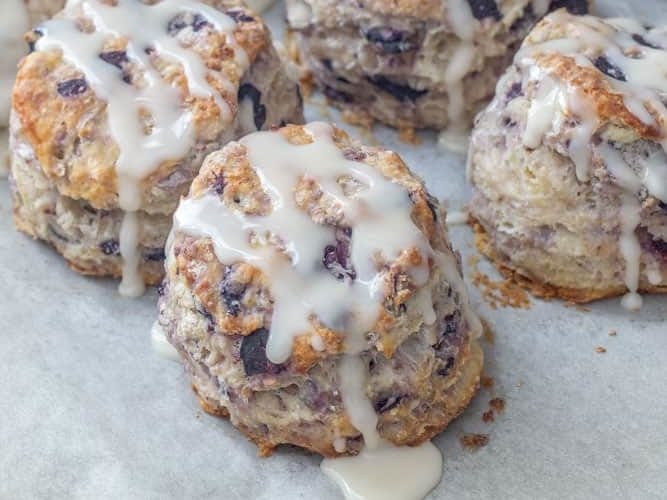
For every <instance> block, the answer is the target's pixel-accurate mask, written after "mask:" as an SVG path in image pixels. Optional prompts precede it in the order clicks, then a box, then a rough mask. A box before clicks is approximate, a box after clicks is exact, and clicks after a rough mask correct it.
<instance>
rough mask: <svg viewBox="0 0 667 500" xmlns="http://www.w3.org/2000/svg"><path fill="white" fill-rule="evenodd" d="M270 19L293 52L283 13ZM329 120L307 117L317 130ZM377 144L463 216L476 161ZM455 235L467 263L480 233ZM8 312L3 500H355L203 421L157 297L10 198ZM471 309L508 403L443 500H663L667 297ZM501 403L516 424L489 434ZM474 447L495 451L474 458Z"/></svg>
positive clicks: (650, 12)
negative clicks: (163, 342) (83, 268)
mask: <svg viewBox="0 0 667 500" xmlns="http://www.w3.org/2000/svg"><path fill="white" fill-rule="evenodd" d="M598 4H599V12H600V11H601V12H604V13H612V14H614V13H616V14H625V15H634V16H636V17H639V18H640V19H642V20H644V21H646V22H648V23H651V24H657V23H659V22H660V21H663V22H664V21H665V19H666V18H667V2H665V0H652V1H648V0H647V1H641V2H632V3H631V2H624V1H622V0H618V1H616V2H613V1H610V0H609V1H606V2H604V1H600V2H598ZM268 18H269V23H270V25H271V27H272V28H273V30H274V31H275V32H276V33H277V38H280V36H281V35H280V34H281V33H282V31H283V26H282V19H283V18H284V12H283V11H282V7H281V6H276V7H275V8H274V9H273V10H272V11H271V12H270V13H269V15H268ZM320 111H321V109H320V108H319V107H318V106H310V107H309V109H308V118H310V119H315V118H320V117H321V114H320ZM324 118H325V119H333V120H334V121H339V120H338V119H337V118H338V114H337V113H335V112H333V111H332V112H330V114H329V116H324ZM351 132H352V133H353V134H356V135H358V131H356V130H354V129H351ZM376 137H377V138H378V139H379V140H380V141H381V142H382V143H384V144H385V145H388V146H390V147H392V148H394V149H395V150H396V151H398V152H399V153H401V154H402V155H403V157H404V158H405V160H406V161H407V162H408V163H409V165H410V166H411V167H412V168H413V169H414V170H415V171H417V172H418V173H419V174H421V175H422V176H423V177H424V178H425V180H426V182H427V184H428V186H429V187H430V189H431V190H432V192H433V194H434V195H436V196H438V197H439V198H446V199H448V200H450V204H451V206H452V207H454V208H456V207H459V206H460V205H461V203H462V202H463V201H464V200H465V199H466V197H467V192H468V191H467V188H466V187H465V176H464V170H463V159H462V158H461V157H459V156H455V155H446V154H442V153H440V152H438V151H437V150H436V149H435V147H434V137H433V135H430V134H426V135H425V136H424V142H423V144H422V145H421V146H420V147H415V146H409V145H406V144H402V143H399V142H397V141H396V134H395V132H393V131H390V130H386V129H379V130H378V132H377V133H376ZM451 234H452V237H453V240H454V243H455V245H456V247H457V248H458V249H459V250H460V251H461V253H462V254H463V256H464V262H466V260H467V259H466V258H467V256H469V255H472V254H475V253H476V252H475V250H474V248H473V246H472V236H471V233H470V230H469V229H467V228H465V227H455V228H452V229H451ZM464 267H465V271H466V273H467V274H468V276H467V277H469V273H470V269H469V268H468V267H467V266H466V265H464ZM482 268H483V269H484V270H485V271H486V272H487V273H489V274H491V275H493V274H492V270H491V268H490V267H484V265H483V264H482ZM0 297H1V299H0V498H1V499H32V498H44V499H53V498H73V499H153V498H155V499H158V498H160V499H163V498H164V499H189V498H206V499H209V498H210V499H266V500H269V499H271V500H273V499H292V498H298V499H322V500H326V499H336V498H340V494H339V493H338V491H337V490H336V488H335V486H334V485H333V484H331V483H329V482H328V480H327V479H326V478H325V477H324V476H323V475H322V474H321V473H320V471H319V461H320V459H319V457H317V456H313V455H309V454H306V453H304V452H301V451H298V450H294V449H281V450H280V451H278V452H277V453H276V454H275V455H274V456H273V457H271V458H268V459H260V458H258V457H257V452H256V449H255V447H254V446H253V445H251V444H250V443H248V442H247V441H246V440H245V439H244V438H243V437H242V436H241V435H240V434H239V433H238V432H237V431H236V430H235V429H234V428H233V427H232V426H231V425H230V424H229V423H228V422H227V421H225V420H222V419H218V418H214V417H210V416H208V415H206V414H203V413H202V412H201V411H200V410H199V409H198V406H197V403H196V400H195V398H194V396H193V394H192V393H191V391H190V389H189V384H188V382H187V380H186V378H185V376H184V373H183V370H182V368H181V366H180V365H179V364H177V363H174V362H172V361H169V360H167V359H164V358H161V357H159V356H157V355H156V354H155V353H154V352H153V351H152V349H151V345H150V335H149V330H150V326H151V324H152V322H153V320H154V319H155V314H156V310H155V293H154V291H152V292H150V293H148V294H147V295H146V296H145V297H143V298H141V299H138V300H128V299H123V298H121V297H119V296H118V295H117V293H116V284H115V283H113V282H110V281H104V280H94V279H87V278H83V277H81V276H78V275H76V274H74V273H73V272H71V271H70V270H68V269H67V268H66V266H65V264H64V262H63V260H62V259H61V258H60V257H59V256H58V255H56V254H55V253H54V252H53V251H51V250H50V249H49V248H47V247H46V246H45V245H43V244H41V243H38V242H34V241H31V240H30V239H29V238H27V237H25V236H24V235H22V234H19V233H18V232H16V230H15V229H14V227H13V224H12V221H11V207H10V201H9V193H8V186H7V181H5V180H0ZM472 298H473V301H474V303H475V305H476V306H477V308H478V310H479V312H480V314H481V315H482V316H483V317H484V318H486V320H487V321H488V322H489V323H490V324H491V325H492V328H493V331H494V332H495V342H494V343H492V344H491V343H488V342H487V343H484V350H485V352H486V373H487V374H488V375H490V376H491V377H493V379H494V380H495V388H494V391H493V393H490V392H489V391H486V390H482V391H480V394H479V395H478V397H477V398H476V399H475V400H474V402H473V404H472V405H471V406H470V407H469V408H468V410H467V411H466V412H465V413H464V414H463V415H462V416H461V417H460V418H459V419H458V420H457V421H456V422H454V423H453V424H452V425H451V426H450V427H449V429H448V430H447V431H446V432H445V433H443V434H442V435H441V436H439V437H438V438H437V439H436V440H435V443H436V444H437V445H438V446H439V447H440V449H441V450H442V452H443V455H444V463H445V465H444V475H443V478H442V482H441V483H440V485H439V486H438V488H437V489H436V490H435V491H434V492H433V493H432V495H431V498H434V499H435V498H456V499H467V498H470V499H478V498H494V499H496V498H501V499H503V498H508V499H510V498H511V499H522V498H549V499H551V498H553V499H560V498H581V499H585V498H656V499H657V498H665V496H666V495H667V474H666V471H667V388H666V387H667V362H666V361H665V359H666V358H667V325H666V323H665V319H666V318H667V297H664V296H663V297H646V298H645V304H644V308H643V309H642V310H641V312H639V313H636V314H633V313H628V312H626V311H624V310H623V309H622V308H621V307H620V305H619V301H618V300H610V301H605V302H601V303H597V304H595V305H593V306H592V307H591V308H590V309H591V310H590V312H580V311H578V310H576V309H573V308H566V307H564V305H563V304H562V303H559V302H550V303H545V302H542V301H539V300H534V299H533V300H532V307H531V309H530V310H527V311H526V310H516V309H500V310H492V309H491V308H490V307H489V306H488V305H487V304H486V303H484V302H483V301H482V300H481V299H480V296H479V293H478V291H477V290H476V289H474V288H472ZM610 329H614V330H616V331H617V332H618V334H617V336H616V337H610V336H609V335H608V331H609V330H610ZM597 346H604V347H605V348H606V349H607V352H606V353H605V354H598V353H596V352H595V348H596V347H597ZM494 396H499V397H502V398H504V399H505V401H506V403H507V408H506V410H505V412H504V413H501V414H498V415H497V416H496V420H495V422H494V423H492V424H486V423H484V422H482V420H481V414H482V412H483V411H485V410H486V409H487V408H488V401H489V399H491V398H492V397H494ZM464 432H481V433H485V434H488V435H489V436H490V442H489V444H488V446H486V447H484V448H482V449H480V450H479V451H477V452H471V451H467V450H464V449H462V447H461V445H460V444H459V438H460V437H461V435H462V434H463V433H464Z"/></svg>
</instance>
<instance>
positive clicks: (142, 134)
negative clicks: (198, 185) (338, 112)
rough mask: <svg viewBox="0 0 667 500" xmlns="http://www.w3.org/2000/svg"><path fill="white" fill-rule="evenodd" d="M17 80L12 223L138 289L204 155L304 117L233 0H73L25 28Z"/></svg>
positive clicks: (87, 267) (157, 276)
mask: <svg viewBox="0 0 667 500" xmlns="http://www.w3.org/2000/svg"><path fill="white" fill-rule="evenodd" d="M30 43H31V45H32V46H33V48H34V51H33V52H32V53H31V54H30V55H29V56H28V57H26V58H25V59H24V60H23V61H22V63H21V65H20V68H19V72H18V77H17V81H16V85H15V87H14V92H13V109H12V117H11V137H10V139H11V149H12V165H11V175H12V177H13V186H12V187H13V195H14V214H15V220H16V224H17V226H18V227H19V228H20V229H21V230H22V231H25V232H26V233H28V234H30V235H32V236H33V237H35V238H39V239H42V240H45V241H47V242H49V243H50V244H52V245H53V246H54V247H55V248H56V250H57V251H58V252H60V253H61V254H63V256H64V257H65V259H67V261H68V262H69V264H70V265H71V267H72V268H73V269H75V270H77V271H79V272H81V273H83V274H89V275H95V276H113V277H121V276H122V278H123V282H122V285H121V293H123V294H126V295H136V294H139V293H141V292H142V290H143V284H144V282H145V283H148V284H156V283H158V282H159V281H160V280H161V278H162V276H163V273H164V271H163V267H164V264H163V261H164V244H165V241H166V238H167V234H168V232H169V229H170V227H171V216H172V214H173V212H174V210H175V209H176V205H177V204H178V200H179V198H180V197H181V195H183V194H185V193H187V190H188V188H189V186H190V182H191V181H192V179H193V178H194V177H195V175H197V172H198V171H199V168H200V166H201V163H202V162H203V160H204V158H205V156H206V155H207V154H208V153H209V152H211V151H215V150H217V149H219V148H220V147H222V146H223V145H224V144H226V143H227V142H229V141H231V140H233V139H236V138H238V137H241V136H243V135H245V134H246V133H248V132H252V131H256V130H258V129H263V128H267V127H269V126H270V125H273V124H280V123H283V122H297V123H300V122H301V121H302V103H301V97H300V94H299V90H298V87H297V85H296V84H295V83H294V82H293V81H292V80H290V79H289V78H288V77H287V75H286V73H285V72H284V70H283V66H282V64H281V62H280V59H279V57H278V55H277V54H276V52H275V49H274V48H273V44H272V43H271V37H270V34H269V32H268V29H267V28H266V27H265V26H264V24H263V23H262V21H261V19H260V18H259V17H258V16H257V15H256V14H253V13H252V12H251V11H249V10H247V8H246V7H244V4H243V3H242V2H241V1H236V0H211V1H209V2H208V4H207V3H203V2H196V1H190V0H188V1H177V0H163V1H161V2H139V1H136V0H119V1H118V2H117V3H115V4H110V3H109V2H106V1H103V0H73V1H70V2H69V3H68V6H67V8H66V10H65V11H64V12H63V13H62V14H61V15H59V16H58V18H57V19H54V20H52V21H48V22H46V23H44V24H42V25H40V26H38V27H37V28H36V29H35V30H34V32H33V33H32V35H31V37H30Z"/></svg>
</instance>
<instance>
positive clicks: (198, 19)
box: [192, 14, 211, 31]
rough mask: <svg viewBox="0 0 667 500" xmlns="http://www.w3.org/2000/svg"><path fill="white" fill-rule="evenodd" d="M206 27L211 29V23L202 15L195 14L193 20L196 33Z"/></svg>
mask: <svg viewBox="0 0 667 500" xmlns="http://www.w3.org/2000/svg"><path fill="white" fill-rule="evenodd" d="M206 26H209V27H210V26H211V23H209V22H208V21H207V20H206V19H205V18H204V16H202V15H201V14H195V18H194V19H193V20H192V29H193V30H195V31H200V30H201V29H202V28H204V27H206Z"/></svg>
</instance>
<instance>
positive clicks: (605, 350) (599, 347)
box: [595, 345, 607, 354]
mask: <svg viewBox="0 0 667 500" xmlns="http://www.w3.org/2000/svg"><path fill="white" fill-rule="evenodd" d="M595 352H597V353H598V354H604V353H605V352H607V349H605V348H604V347H602V346H601V345H599V346H597V347H596V348H595Z"/></svg>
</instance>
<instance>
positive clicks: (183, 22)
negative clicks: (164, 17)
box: [167, 14, 211, 36]
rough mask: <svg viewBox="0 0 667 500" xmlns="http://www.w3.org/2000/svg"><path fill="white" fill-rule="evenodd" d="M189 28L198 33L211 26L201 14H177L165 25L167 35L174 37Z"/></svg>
mask: <svg viewBox="0 0 667 500" xmlns="http://www.w3.org/2000/svg"><path fill="white" fill-rule="evenodd" d="M188 26H191V27H192V29H193V31H200V30H201V29H202V28H204V27H205V26H211V23H209V22H208V21H207V20H206V18H204V16H202V15H201V14H195V15H194V16H193V15H192V14H178V15H177V16H176V17H174V18H173V19H171V20H170V21H169V23H168V24H167V33H169V34H170V35H172V36H173V35H176V34H177V33H178V32H179V31H181V30H183V29H185V28H187V27H188Z"/></svg>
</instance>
